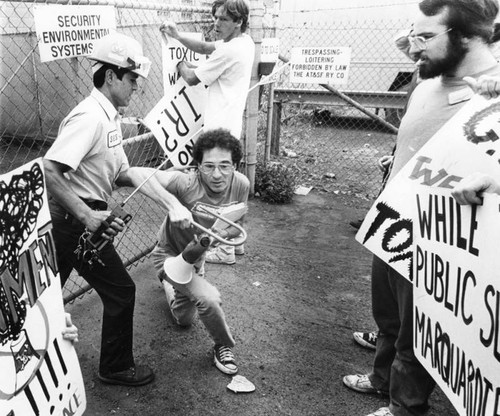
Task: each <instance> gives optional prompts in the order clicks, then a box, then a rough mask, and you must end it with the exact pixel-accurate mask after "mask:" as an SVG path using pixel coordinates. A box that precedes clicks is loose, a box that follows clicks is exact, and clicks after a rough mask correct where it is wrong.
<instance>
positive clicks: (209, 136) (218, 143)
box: [193, 129, 243, 166]
mask: <svg viewBox="0 0 500 416" xmlns="http://www.w3.org/2000/svg"><path fill="white" fill-rule="evenodd" d="M215 147H219V148H221V149H224V150H229V151H230V152H231V159H232V160H233V163H234V164H235V165H236V166H238V165H239V164H240V162H241V159H242V158H243V151H242V149H241V144H240V142H239V140H238V139H236V138H235V137H234V136H233V135H232V134H231V132H230V131H229V130H227V129H214V130H208V131H206V132H204V133H202V134H201V135H200V137H199V138H198V140H197V141H196V143H195V144H194V146H193V160H194V161H195V162H196V163H197V164H201V162H202V160H203V154H204V153H205V151H206V150H210V149H214V148H215Z"/></svg>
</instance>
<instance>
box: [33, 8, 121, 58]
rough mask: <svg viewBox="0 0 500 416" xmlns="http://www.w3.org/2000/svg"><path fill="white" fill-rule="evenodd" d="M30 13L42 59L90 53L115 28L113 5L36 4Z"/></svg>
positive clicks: (72, 56)
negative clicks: (31, 13) (96, 43)
mask: <svg viewBox="0 0 500 416" xmlns="http://www.w3.org/2000/svg"><path fill="white" fill-rule="evenodd" d="M33 15H34V19H35V28H36V36H37V39H38V47H39V50H40V60H41V61H42V62H48V61H54V60H56V59H65V58H74V57H76V56H86V55H89V54H90V53H91V52H92V48H93V45H94V42H95V41H96V40H97V39H100V38H101V37H103V36H105V35H107V34H108V33H110V32H112V31H115V30H116V19H115V9H114V7H113V6H73V5H56V4H52V5H35V6H34V9H33Z"/></svg>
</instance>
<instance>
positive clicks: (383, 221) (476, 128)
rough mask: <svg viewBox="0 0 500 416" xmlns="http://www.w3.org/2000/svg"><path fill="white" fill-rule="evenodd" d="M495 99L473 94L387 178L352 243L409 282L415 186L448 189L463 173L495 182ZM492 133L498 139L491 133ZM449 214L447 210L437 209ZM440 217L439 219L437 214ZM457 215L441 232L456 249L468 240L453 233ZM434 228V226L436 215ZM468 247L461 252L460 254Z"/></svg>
mask: <svg viewBox="0 0 500 416" xmlns="http://www.w3.org/2000/svg"><path fill="white" fill-rule="evenodd" d="M499 114H500V99H494V100H487V99H485V98H484V97H482V96H479V95H475V96H474V97H473V98H472V99H471V101H470V102H469V103H467V104H466V105H465V106H464V107H463V108H462V109H461V110H460V111H459V112H458V113H457V114H456V115H455V116H454V117H452V118H451V119H450V120H449V121H448V122H447V123H446V124H445V125H444V126H443V127H442V128H441V129H440V130H439V131H438V132H437V133H436V134H435V135H434V136H433V137H432V138H431V139H430V140H429V141H428V142H427V144H425V145H424V146H423V147H422V148H421V149H420V150H419V151H418V152H417V153H416V154H415V156H414V157H413V158H412V159H411V160H410V161H409V162H408V163H407V164H406V165H405V166H404V167H403V168H402V169H401V171H400V172H398V174H397V175H396V176H395V177H394V178H393V179H391V181H390V182H389V183H388V184H387V186H386V187H385V189H384V191H383V192H382V193H381V194H380V196H379V197H378V198H377V200H376V201H375V203H374V204H373V206H372V207H371V208H370V210H369V212H368V214H367V215H366V217H365V220H364V221H363V224H362V225H361V227H360V229H359V231H358V233H357V234H356V239H357V240H358V241H360V242H361V243H362V244H364V245H365V247H367V248H368V249H369V250H370V251H372V252H373V253H374V254H375V255H377V256H378V257H380V258H381V259H382V260H384V261H385V262H386V263H388V264H389V265H390V266H392V267H393V268H394V269H395V270H396V271H397V272H399V273H400V274H402V275H403V276H404V277H406V278H407V279H409V280H410V281H413V275H412V274H413V268H412V262H413V256H412V253H413V236H412V224H413V221H414V220H415V218H416V210H415V204H414V203H413V201H414V199H415V194H416V186H417V185H419V184H421V185H424V186H427V187H430V188H443V189H448V190H450V189H452V188H453V187H454V186H455V185H456V184H457V183H458V182H460V180H461V179H462V178H463V177H464V176H465V175H467V174H470V173H473V172H484V173H489V174H491V175H493V176H494V177H496V178H498V177H500V163H499V155H500V141H499V140H498V138H499V135H500V117H499ZM497 132H498V134H497ZM441 209H443V210H448V215H450V216H451V215H453V214H452V212H451V210H452V207H442V208H441ZM443 215H444V214H443ZM457 215H458V214H456V213H455V214H454V221H452V222H451V223H450V226H449V228H448V229H447V232H448V237H447V238H449V239H453V241H454V244H455V245H459V244H460V243H459V241H460V238H465V239H467V238H469V239H470V235H468V231H467V230H464V229H460V228H459V217H458V216H457ZM434 221H435V222H436V225H435V227H438V222H439V221H440V220H439V219H438V217H437V216H436V217H435V218H434ZM468 249H469V247H468V246H465V247H463V248H462V250H464V252H466V251H467V250H468Z"/></svg>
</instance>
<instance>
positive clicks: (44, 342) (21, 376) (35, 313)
mask: <svg viewBox="0 0 500 416" xmlns="http://www.w3.org/2000/svg"><path fill="white" fill-rule="evenodd" d="M0 185H1V186H0V197H1V201H2V204H1V206H0V210H1V218H2V227H0V241H2V244H1V246H0V250H1V255H0V369H1V377H0V415H2V416H4V415H5V416H7V415H13V416H17V415H19V416H21V415H22V416H37V415H72V416H80V415H82V414H83V412H84V410H85V406H86V398H85V389H84V385H83V379H82V374H81V372H80V365H79V364H78V358H77V356H76V352H75V348H74V347H73V344H72V343H71V342H70V341H67V340H65V339H63V338H62V330H63V329H64V328H65V325H66V324H65V313H64V308H63V301H62V294H61V282H60V279H59V272H58V267H57V259H56V252H55V245H54V240H53V238H52V233H51V228H52V222H51V218H50V212H49V209H48V205H47V191H46V187H45V180H44V171H43V164H42V159H41V158H39V159H35V160H34V161H32V162H30V163H29V164H27V165H25V166H22V167H20V168H18V169H16V170H14V171H12V172H10V173H7V174H4V175H0Z"/></svg>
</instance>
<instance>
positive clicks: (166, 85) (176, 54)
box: [161, 32, 207, 95]
mask: <svg viewBox="0 0 500 416" xmlns="http://www.w3.org/2000/svg"><path fill="white" fill-rule="evenodd" d="M183 35H184V36H186V37H188V38H191V39H195V40H200V41H201V40H203V34H202V33H189V32H186V33H183ZM163 39H164V40H165V41H164V42H162V43H161V45H162V70H163V89H164V95H168V92H169V90H170V88H171V87H172V86H173V85H174V84H175V83H176V82H177V80H178V79H179V78H180V74H179V71H178V70H177V64H178V63H179V62H180V61H186V62H189V63H191V64H193V65H195V66H198V65H199V64H200V63H201V62H204V61H206V59H207V57H206V55H202V54H199V53H196V52H193V51H192V50H190V49H188V48H186V47H185V46H184V45H183V44H182V43H180V42H179V41H178V40H176V39H173V38H170V37H168V36H167V35H165V34H163Z"/></svg>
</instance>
